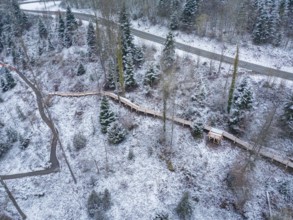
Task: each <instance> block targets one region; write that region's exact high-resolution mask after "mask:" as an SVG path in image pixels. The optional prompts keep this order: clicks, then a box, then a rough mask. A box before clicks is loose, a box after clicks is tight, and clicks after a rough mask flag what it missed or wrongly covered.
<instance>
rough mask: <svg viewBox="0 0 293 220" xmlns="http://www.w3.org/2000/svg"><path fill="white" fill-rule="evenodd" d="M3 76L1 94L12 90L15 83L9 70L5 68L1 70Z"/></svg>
mask: <svg viewBox="0 0 293 220" xmlns="http://www.w3.org/2000/svg"><path fill="white" fill-rule="evenodd" d="M3 69H4V70H3V74H4V76H3V74H1V75H2V77H1V87H2V92H7V91H8V90H10V89H13V88H14V87H15V86H16V82H15V80H14V78H13V76H12V75H11V73H10V72H9V70H8V69H7V68H3Z"/></svg>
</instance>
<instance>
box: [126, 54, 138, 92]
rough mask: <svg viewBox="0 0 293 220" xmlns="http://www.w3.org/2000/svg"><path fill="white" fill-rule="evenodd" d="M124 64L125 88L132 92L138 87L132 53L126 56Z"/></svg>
mask: <svg viewBox="0 0 293 220" xmlns="http://www.w3.org/2000/svg"><path fill="white" fill-rule="evenodd" d="M124 62H125V63H124V68H125V71H124V77H125V88H126V89H128V90H130V89H132V88H134V87H135V86H136V81H135V79H134V65H133V59H132V55H131V53H128V54H127V55H126V58H125V59H124Z"/></svg>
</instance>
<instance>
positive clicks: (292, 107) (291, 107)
mask: <svg viewBox="0 0 293 220" xmlns="http://www.w3.org/2000/svg"><path fill="white" fill-rule="evenodd" d="M284 119H285V121H286V123H287V124H288V125H289V127H290V128H291V129H292V130H293V95H291V97H290V98H289V99H288V100H287V101H286V103H285V107H284Z"/></svg>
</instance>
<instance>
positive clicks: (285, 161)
mask: <svg viewBox="0 0 293 220" xmlns="http://www.w3.org/2000/svg"><path fill="white" fill-rule="evenodd" d="M48 95H49V96H61V97H82V96H92V95H104V96H107V97H110V98H112V99H114V100H116V101H118V102H119V103H122V104H124V105H126V106H128V107H129V108H130V109H133V110H135V111H137V112H141V113H143V114H147V115H151V116H154V117H158V118H163V114H162V113H160V112H156V111H154V110H150V109H147V108H145V107H142V106H139V105H136V104H134V103H133V102H131V101H130V100H128V99H126V98H124V97H121V96H119V95H116V94H114V93H112V92H107V91H101V92H98V91H93V92H81V93H66V92H54V93H49V94H48ZM167 119H168V120H170V121H174V122H176V123H178V124H180V125H183V126H187V127H191V126H192V122H191V121H188V120H185V119H181V118H177V117H170V116H167ZM211 129H212V127H211V126H208V125H205V126H204V130H206V131H210V130H211ZM223 136H224V137H225V138H226V139H229V140H230V141H233V142H234V143H237V145H239V146H240V147H242V148H243V149H245V150H248V151H251V152H255V148H254V146H253V145H251V144H249V143H247V142H245V141H243V140H241V139H239V138H237V137H235V136H234V135H232V134H230V133H228V132H226V131H223ZM255 153H256V152H255ZM258 154H259V155H260V156H262V157H264V158H267V159H270V160H272V161H274V162H277V163H279V164H282V165H284V166H285V168H288V167H289V168H291V169H292V170H293V159H291V158H288V157H286V156H282V155H280V154H279V153H277V152H273V151H272V150H271V149H268V148H261V149H260V151H259V152H258Z"/></svg>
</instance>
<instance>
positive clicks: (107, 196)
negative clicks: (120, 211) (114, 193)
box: [103, 189, 112, 211]
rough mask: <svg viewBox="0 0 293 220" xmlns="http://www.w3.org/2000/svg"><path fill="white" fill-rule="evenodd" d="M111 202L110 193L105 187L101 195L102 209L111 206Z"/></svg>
mask: <svg viewBox="0 0 293 220" xmlns="http://www.w3.org/2000/svg"><path fill="white" fill-rule="evenodd" d="M111 206H112V202H111V194H110V192H109V190H108V189H105V191H104V196H103V209H104V211H107V210H109V209H110V208H111Z"/></svg>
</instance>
